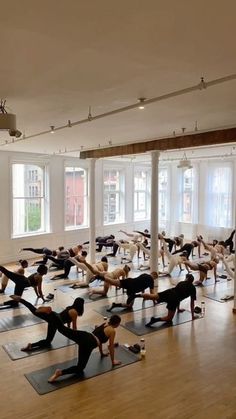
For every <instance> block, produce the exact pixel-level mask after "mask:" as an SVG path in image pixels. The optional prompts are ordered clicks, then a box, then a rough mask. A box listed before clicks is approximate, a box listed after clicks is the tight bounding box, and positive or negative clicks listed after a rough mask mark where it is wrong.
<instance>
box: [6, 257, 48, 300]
mask: <svg viewBox="0 0 236 419" xmlns="http://www.w3.org/2000/svg"><path fill="white" fill-rule="evenodd" d="M47 271H48V268H47V266H45V265H39V267H38V269H37V272H35V273H34V274H31V275H30V276H28V277H26V276H24V275H19V274H16V273H15V272H11V271H8V269H6V268H4V267H3V266H0V272H2V273H3V274H4V275H6V277H7V278H9V279H11V280H12V281H13V282H14V283H15V289H14V294H15V295H19V296H20V297H21V296H22V294H23V292H24V289H25V288H28V287H33V288H34V291H35V294H36V296H37V297H38V298H42V300H43V301H44V302H45V301H46V300H45V298H44V296H43V291H42V281H43V275H45V274H46V273H47ZM18 304H19V303H18V302H17V301H13V300H9V301H5V302H4V303H3V305H4V306H5V305H6V306H11V307H17V306H18Z"/></svg>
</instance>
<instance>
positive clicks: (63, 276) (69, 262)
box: [51, 250, 87, 280]
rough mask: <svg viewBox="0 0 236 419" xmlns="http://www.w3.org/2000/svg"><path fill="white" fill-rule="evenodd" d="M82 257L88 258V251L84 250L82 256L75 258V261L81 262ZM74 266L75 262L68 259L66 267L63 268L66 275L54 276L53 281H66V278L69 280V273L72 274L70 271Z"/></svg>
mask: <svg viewBox="0 0 236 419" xmlns="http://www.w3.org/2000/svg"><path fill="white" fill-rule="evenodd" d="M81 256H83V257H86V256H87V252H86V250H82V252H81V255H77V256H75V257H74V259H76V260H79V258H80V257H81ZM74 265H75V264H74V262H73V261H72V260H71V259H66V260H65V261H64V266H63V268H64V273H63V274H59V275H55V276H53V277H52V278H51V279H52V280H53V279H66V278H68V276H69V273H70V269H71V267H72V266H74Z"/></svg>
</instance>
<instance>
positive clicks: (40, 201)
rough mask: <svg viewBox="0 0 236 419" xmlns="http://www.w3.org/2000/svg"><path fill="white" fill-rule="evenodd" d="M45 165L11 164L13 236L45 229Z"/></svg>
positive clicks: (46, 208)
mask: <svg viewBox="0 0 236 419" xmlns="http://www.w3.org/2000/svg"><path fill="white" fill-rule="evenodd" d="M45 172H46V170H45V167H44V166H37V165H32V164H20V163H19V164H18V163H14V164H13V165H12V191H13V236H19V235H24V234H25V235H26V234H29V233H39V232H45V231H46V221H45V220H46V215H47V214H48V201H47V199H46V194H45Z"/></svg>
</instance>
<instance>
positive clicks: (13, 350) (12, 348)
mask: <svg viewBox="0 0 236 419" xmlns="http://www.w3.org/2000/svg"><path fill="white" fill-rule="evenodd" d="M79 330H85V331H87V332H91V331H92V328H91V327H89V326H84V327H80V329H79ZM45 337H46V332H45V335H43V336H40V337H33V338H31V341H32V342H34V341H39V340H40V339H45ZM74 344H75V343H74V342H73V341H72V340H70V339H68V338H66V337H65V336H63V335H62V334H61V333H59V332H57V333H56V335H55V337H54V339H53V341H52V343H51V346H50V348H35V349H34V350H32V351H28V352H26V351H21V348H22V347H24V346H26V345H27V343H19V342H10V343H7V344H6V345H2V347H3V349H4V350H5V351H6V353H7V354H8V356H9V357H10V358H11V359H12V361H16V360H17V359H22V358H29V357H31V356H34V355H38V354H41V353H44V352H48V351H53V350H55V349H60V348H64V347H66V346H70V345H74Z"/></svg>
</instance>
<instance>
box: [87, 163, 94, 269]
mask: <svg viewBox="0 0 236 419" xmlns="http://www.w3.org/2000/svg"><path fill="white" fill-rule="evenodd" d="M95 163H96V159H90V165H89V254H90V262H91V263H95V261H96V256H95V253H96V244H95V239H96V223H95Z"/></svg>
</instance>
